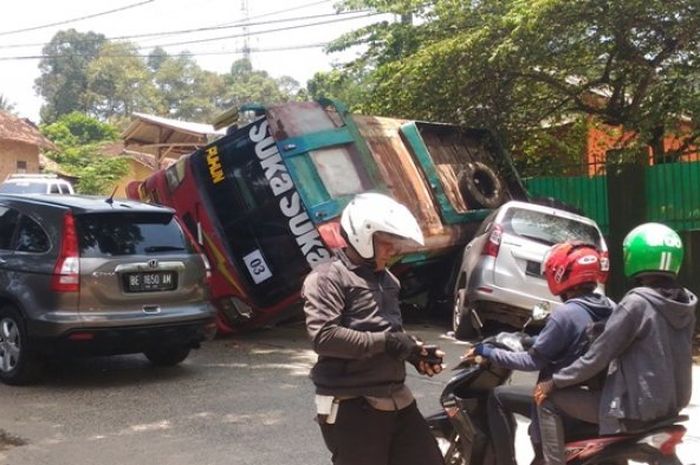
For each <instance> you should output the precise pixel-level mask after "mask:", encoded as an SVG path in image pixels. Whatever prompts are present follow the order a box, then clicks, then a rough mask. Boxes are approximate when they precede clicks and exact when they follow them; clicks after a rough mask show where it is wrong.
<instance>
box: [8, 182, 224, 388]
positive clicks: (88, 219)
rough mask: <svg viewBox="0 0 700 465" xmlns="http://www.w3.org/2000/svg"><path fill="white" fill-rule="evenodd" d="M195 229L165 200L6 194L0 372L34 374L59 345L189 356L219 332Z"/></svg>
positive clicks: (27, 377) (166, 360)
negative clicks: (149, 201)
mask: <svg viewBox="0 0 700 465" xmlns="http://www.w3.org/2000/svg"><path fill="white" fill-rule="evenodd" d="M187 234H188V233H186V232H185V230H184V228H183V227H182V226H181V225H180V223H179V222H178V220H177V218H176V217H175V216H174V212H173V210H171V209H169V208H165V207H159V206H154V205H148V204H145V203H141V202H135V201H121V200H112V199H104V198H98V197H85V196H77V195H73V196H57V195H46V194H28V195H11V194H0V380H2V381H3V382H5V383H8V384H23V383H27V382H30V381H32V380H34V379H35V378H36V376H37V375H38V374H39V372H40V368H41V362H42V360H43V358H44V356H45V355H46V354H50V353H58V354H85V353H87V354H96V355H112V354H125V353H138V352H143V353H144V354H145V355H146V357H147V358H148V359H149V360H150V361H151V362H152V363H153V364H155V365H175V364H177V363H179V362H181V361H183V360H184V359H185V358H186V357H187V355H188V354H189V352H190V349H192V348H196V347H198V346H199V344H200V342H201V341H203V340H205V339H207V338H209V337H213V334H214V332H215V323H214V311H213V307H211V306H210V305H209V302H208V290H207V279H208V273H209V269H208V263H207V262H206V258H204V256H203V255H201V254H200V253H198V250H197V249H196V247H197V246H196V245H195V244H194V242H193V241H192V240H191V239H190V237H189V236H188V235H187Z"/></svg>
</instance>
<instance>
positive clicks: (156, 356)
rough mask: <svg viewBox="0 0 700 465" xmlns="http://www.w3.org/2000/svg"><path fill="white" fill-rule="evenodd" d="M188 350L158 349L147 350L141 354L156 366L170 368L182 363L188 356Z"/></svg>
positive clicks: (186, 348)
mask: <svg viewBox="0 0 700 465" xmlns="http://www.w3.org/2000/svg"><path fill="white" fill-rule="evenodd" d="M190 350H191V349H190V348H189V347H185V346H176V347H172V346H169V347H158V348H155V349H149V350H147V351H145V352H144V353H143V354H144V355H145V356H146V358H147V359H148V361H150V362H151V363H152V364H154V365H156V366H161V367H171V366H175V365H177V364H178V363H180V362H182V361H183V360H185V359H186V358H187V356H188V355H189V354H190Z"/></svg>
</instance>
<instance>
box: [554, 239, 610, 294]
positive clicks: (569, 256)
mask: <svg viewBox="0 0 700 465" xmlns="http://www.w3.org/2000/svg"><path fill="white" fill-rule="evenodd" d="M607 275H608V272H607V270H603V269H601V256H600V252H598V250H597V249H596V248H595V247H594V246H592V245H590V244H585V243H581V242H578V243H577V242H564V243H561V244H556V245H554V246H552V248H551V249H549V252H547V255H546V256H545V258H544V276H545V278H547V285H548V286H549V290H550V292H551V293H552V294H554V295H561V294H562V293H563V292H566V291H568V290H569V289H571V288H573V287H575V286H578V285H579V284H583V283H594V284H597V283H598V282H605V280H606V278H607Z"/></svg>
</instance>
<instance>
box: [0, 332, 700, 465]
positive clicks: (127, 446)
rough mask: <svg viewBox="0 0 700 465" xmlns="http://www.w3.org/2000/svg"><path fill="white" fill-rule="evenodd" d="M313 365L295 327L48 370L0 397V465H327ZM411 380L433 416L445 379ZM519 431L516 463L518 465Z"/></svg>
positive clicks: (522, 446)
mask: <svg viewBox="0 0 700 465" xmlns="http://www.w3.org/2000/svg"><path fill="white" fill-rule="evenodd" d="M409 330H410V331H411V332H415V333H418V334H420V335H421V336H422V337H423V339H424V340H426V341H427V342H437V343H439V344H440V345H442V346H443V347H444V348H445V349H446V351H447V354H448V355H447V362H448V363H451V364H454V362H455V361H456V360H457V359H458V358H459V355H461V353H462V352H463V350H464V347H463V345H460V344H459V343H456V342H454V341H452V340H449V339H445V338H444V336H442V334H441V333H442V330H441V328H439V327H437V326H433V325H411V326H410V328H409ZM314 359H315V356H314V354H313V353H312V352H311V351H310V350H309V349H308V343H307V340H306V336H305V334H304V331H303V328H302V326H301V325H299V324H291V325H287V326H283V327H279V328H275V329H272V330H266V331H261V332H257V333H255V334H249V335H246V336H240V337H235V338H230V339H219V340H216V341H212V342H210V343H208V344H207V345H205V347H204V348H202V349H201V350H199V351H196V352H195V353H194V354H193V355H192V356H191V357H190V358H189V359H188V360H187V361H186V362H185V363H184V364H183V365H181V366H179V367H176V368H172V369H160V368H159V369H156V368H153V367H151V366H150V365H149V364H148V362H147V361H146V360H145V358H142V357H141V356H123V357H112V358H102V359H99V358H96V359H84V360H77V361H74V362H72V363H70V364H66V365H64V366H54V367H53V368H52V369H51V370H50V372H49V373H48V374H47V376H46V378H45V380H44V382H43V383H42V384H40V385H37V386H32V387H23V388H15V387H9V386H2V385H0V464H2V465H10V464H11V465H41V464H52V465H53V464H68V463H70V464H73V465H82V464H95V463H99V464H101V465H122V464H125V463H128V464H131V465H139V464H153V463H158V464H159V465H185V464H186V465H192V464H198V465H206V464H212V465H213V464H227V465H229V464H235V465H238V464H241V465H243V464H251V465H252V464H255V465H259V464H285V465H302V464H303V465H315V464H319V465H320V464H327V463H329V460H328V454H327V452H326V451H325V449H324V448H323V446H322V442H321V439H320V435H319V433H318V431H317V428H316V425H315V423H313V421H312V417H313V411H312V404H313V394H312V386H311V383H310V381H309V380H308V378H307V373H308V370H309V368H310V367H311V365H312V363H313V361H314ZM410 371H411V373H410V374H409V378H408V384H409V385H410V386H411V388H412V389H413V391H414V393H415V395H416V397H417V398H418V402H419V406H420V408H421V410H422V411H423V412H424V413H429V412H432V411H434V410H435V409H437V408H438V404H437V398H438V395H439V393H440V391H441V389H442V386H443V384H444V383H445V382H446V381H447V379H448V377H449V373H444V374H441V375H440V376H438V377H436V378H433V379H429V378H425V377H420V376H418V375H417V374H416V373H415V372H413V371H412V369H410ZM696 379H699V380H700V370H699V371H698V373H697V376H696ZM532 381H533V378H532V376H521V377H519V379H518V382H532ZM698 384H700V382H698V383H696V391H695V394H696V395H695V396H694V398H693V403H694V405H695V407H694V408H695V409H696V411H697V412H700V406H698V404H700V386H698ZM698 418H700V414H695V415H693V420H692V421H691V425H690V429H691V430H692V431H691V432H692V434H693V437H691V438H687V439H686V441H687V442H686V444H684V445H683V446H682V450H681V453H682V456H683V458H684V462H685V463H694V462H695V461H696V459H695V458H694V455H693V453H695V456H698V455H699V454H698V453H699V452H700V431H698V429H699V428H700V425H698V423H700V421H698ZM523 431H524V428H520V429H519V434H518V441H519V442H518V443H519V448H518V455H519V459H520V460H519V462H520V463H521V464H527V463H529V457H530V453H529V450H528V445H527V442H526V439H525V437H524V433H523Z"/></svg>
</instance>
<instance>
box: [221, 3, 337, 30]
mask: <svg viewBox="0 0 700 465" xmlns="http://www.w3.org/2000/svg"><path fill="white" fill-rule="evenodd" d="M331 1H332V0H320V1H318V2H311V3H304V4H303V5H297V6H294V7H291V8H285V9H284V10H276V11H268V12H267V13H262V14H259V15H253V16H250V17H248V19H260V18H266V17H268V16H275V15H279V14H282V13H289V12H290V11H298V10H303V9H304V8H308V7H310V6H316V5H321V4H323V3H329V2H331ZM238 23H240V21H236V22H233V23H231V22H228V23H220V24H218V26H230V25H232V24H238Z"/></svg>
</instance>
